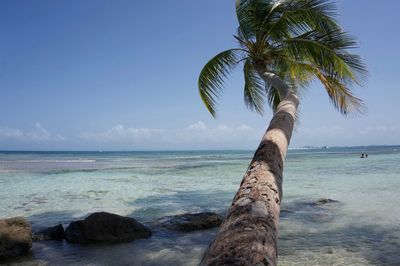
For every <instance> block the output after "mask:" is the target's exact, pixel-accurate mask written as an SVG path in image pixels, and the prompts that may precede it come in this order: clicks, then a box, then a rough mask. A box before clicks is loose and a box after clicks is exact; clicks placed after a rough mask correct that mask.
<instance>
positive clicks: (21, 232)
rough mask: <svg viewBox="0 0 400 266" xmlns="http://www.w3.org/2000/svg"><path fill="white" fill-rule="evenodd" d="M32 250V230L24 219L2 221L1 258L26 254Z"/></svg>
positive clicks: (0, 235) (0, 222)
mask: <svg viewBox="0 0 400 266" xmlns="http://www.w3.org/2000/svg"><path fill="white" fill-rule="evenodd" d="M31 248H32V229H31V225H30V224H29V223H28V221H27V220H26V219H25V218H23V217H15V218H9V219H0V258H1V257H3V258H11V257H16V256H20V255H23V254H26V253H28V252H29V250H30V249H31Z"/></svg>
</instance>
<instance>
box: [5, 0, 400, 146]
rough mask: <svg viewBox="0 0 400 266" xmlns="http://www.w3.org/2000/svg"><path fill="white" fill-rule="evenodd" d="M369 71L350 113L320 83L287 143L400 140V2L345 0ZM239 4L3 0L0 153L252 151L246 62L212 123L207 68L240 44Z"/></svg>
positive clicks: (343, 13)
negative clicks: (201, 89)
mask: <svg viewBox="0 0 400 266" xmlns="http://www.w3.org/2000/svg"><path fill="white" fill-rule="evenodd" d="M336 2H337V3H338V7H339V14H340V16H339V17H338V20H339V21H340V24H341V25H343V27H344V28H345V29H346V30H347V31H349V32H350V33H351V34H352V35H354V36H356V37H357V39H358V40H359V42H360V47H361V48H360V49H357V51H356V52H357V53H359V54H360V55H361V56H362V57H363V58H364V59H365V61H366V63H367V65H368V68H369V71H370V76H369V79H368V82H367V84H366V85H365V86H364V87H362V88H355V92H356V94H357V95H358V96H359V97H361V98H362V99H363V100H364V101H365V102H366V104H367V107H368V111H367V113H366V114H365V115H363V116H353V117H349V118H344V117H343V116H341V115H340V114H339V113H338V112H337V111H335V110H334V108H333V107H332V106H331V105H330V103H329V100H328V97H327V95H326V93H325V92H324V90H323V88H322V87H321V86H320V85H319V84H317V83H315V84H313V85H312V86H310V88H308V89H307V90H306V91H305V92H304V93H302V98H301V106H300V121H299V124H298V125H297V127H296V130H295V133H294V136H293V138H292V143H291V146H292V147H299V146H304V145H312V146H319V145H330V146H334V145H371V144H374V145H376V144H400V140H399V136H400V117H399V115H400V105H399V104H398V99H399V98H400V90H399V85H398V84H399V83H398V78H399V75H400V70H399V69H400V68H399V67H398V62H400V48H399V45H398V44H399V43H400V34H399V33H400V31H399V28H398V27H399V25H400V16H398V14H397V13H398V10H399V9H400V1H397V0H384V1H375V0H351V1H348V0H340V1H336ZM236 27H237V22H236V17H235V10H234V1H232V0H219V1H215V0H202V1H187V0H171V1H128V0H120V1H110V0H108V1H102V0H96V1H95V0H87V1H78V0H73V1H71V0H63V1H62V0H60V1H52V0H48V1H45V0H41V1H28V0H27V1H22V0H19V1H13V0H4V1H1V2H0V32H1V42H0V149H2V150H4V149H6V150H147V149H152V150H154V149H155V150H159V149H225V148H231V149H235V148H240V149H254V148H255V147H256V146H257V144H258V141H259V139H260V138H261V135H262V133H263V131H264V130H265V129H266V127H267V125H268V122H269V120H270V118H271V114H270V112H266V114H265V115H264V116H263V117H261V116H259V115H257V114H255V113H251V112H250V111H248V110H246V108H245V106H244V104H243V96H242V88H243V82H242V73H241V72H240V70H238V71H237V72H235V73H234V75H233V76H232V77H231V78H230V79H229V81H228V82H227V86H226V90H225V94H224V97H223V99H222V100H221V102H220V105H219V107H218V119H216V120H215V119H213V118H212V117H211V116H210V115H209V114H208V112H207V110H206V108H205V107H204V106H203V104H202V102H201V100H200V98H199V96H198V91H197V78H198V74H199V72H200V70H201V68H202V66H203V65H204V64H205V63H206V62H207V61H208V59H210V58H211V57H212V56H214V55H215V54H216V53H218V52H219V51H222V50H224V49H228V48H231V47H234V46H235V45H236V44H235V41H234V38H233V37H232V35H233V34H234V33H235V31H236Z"/></svg>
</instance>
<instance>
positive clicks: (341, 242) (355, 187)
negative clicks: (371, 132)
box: [0, 146, 400, 265]
mask: <svg viewBox="0 0 400 266" xmlns="http://www.w3.org/2000/svg"><path fill="white" fill-rule="evenodd" d="M361 153H368V155H369V156H368V158H365V159H361V158H360V154H361ZM252 154H253V152H251V151H176V152H172V151H171V152H0V218H5V217H13V216H24V217H26V218H27V219H28V220H29V221H30V222H31V224H32V226H33V229H34V231H35V230H37V229H40V228H43V227H46V226H53V225H56V224H58V223H62V224H64V225H68V223H69V222H71V221H74V220H77V219H81V218H83V217H85V216H87V215H88V214H90V213H92V212H96V211H108V212H112V213H117V214H120V215H127V216H131V217H134V218H136V219H137V220H139V221H140V222H142V223H145V224H151V222H153V221H155V220H156V219H158V218H160V217H163V216H167V215H175V214H182V213H186V212H203V211H213V212H217V213H220V214H224V213H225V212H226V210H227V208H228V207H229V205H230V203H231V201H232V198H233V196H234V193H235V192H236V190H237V189H238V186H239V184H240V181H241V178H242V176H243V174H244V172H245V171H246V168H247V165H248V163H249V162H250V160H251V157H252ZM283 194H284V196H283V203H282V210H283V211H282V215H281V227H280V237H279V253H280V255H279V265H400V147H398V146H384V147H380V146H375V147H353V148H325V149H307V150H290V151H289V153H288V156H287V161H286V164H285V171H284V183H283ZM320 198H330V199H334V200H337V201H339V202H338V203H331V204H326V205H315V204H312V203H313V202H316V201H317V200H318V199H320ZM215 233H216V229H212V230H205V231H197V232H193V233H177V232H165V231H163V232H161V231H159V232H158V231H156V232H155V233H154V235H153V236H152V237H151V238H149V239H142V240H137V241H134V242H132V243H125V244H116V245H95V246H93V245H72V244H68V243H66V242H65V241H60V242H57V241H43V242H34V244H33V252H32V254H30V255H28V256H26V257H23V258H21V259H18V260H14V261H7V262H4V261H3V263H11V264H18V265H35V264H40V265H46V264H47V265H197V264H198V263H199V261H200V259H201V256H202V253H203V252H204V250H205V249H206V247H207V246H208V244H209V243H210V241H211V240H212V239H213V237H214V235H215ZM0 263H2V262H1V261H0Z"/></svg>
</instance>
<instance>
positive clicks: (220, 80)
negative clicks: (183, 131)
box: [198, 49, 240, 117]
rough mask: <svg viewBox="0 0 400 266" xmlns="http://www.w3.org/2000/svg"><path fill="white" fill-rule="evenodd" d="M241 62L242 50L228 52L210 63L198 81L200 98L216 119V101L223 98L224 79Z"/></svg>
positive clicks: (222, 53) (204, 68)
mask: <svg viewBox="0 0 400 266" xmlns="http://www.w3.org/2000/svg"><path fill="white" fill-rule="evenodd" d="M239 60H240V49H230V50H226V51H223V52H221V53H219V54H217V55H216V56H215V57H213V58H212V59H211V60H210V61H208V63H207V64H206V65H205V66H204V67H203V69H202V71H201V72H200V75H199V81H198V87H199V93H200V97H201V99H202V100H203V103H204V104H205V106H206V107H207V109H208V111H209V112H210V113H211V115H212V116H214V117H215V105H216V101H217V98H219V97H220V96H221V93H222V88H223V84H224V79H225V78H226V77H227V76H228V75H229V74H230V73H231V72H232V70H233V69H234V68H235V67H236V65H237V64H238V61H239Z"/></svg>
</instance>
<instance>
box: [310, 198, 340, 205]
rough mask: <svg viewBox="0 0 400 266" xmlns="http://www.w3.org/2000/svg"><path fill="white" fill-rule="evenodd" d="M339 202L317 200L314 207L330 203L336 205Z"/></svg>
mask: <svg viewBox="0 0 400 266" xmlns="http://www.w3.org/2000/svg"><path fill="white" fill-rule="evenodd" d="M338 202H339V201H337V200H333V199H319V200H317V201H316V202H315V203H314V205H325V204H330V203H338Z"/></svg>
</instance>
